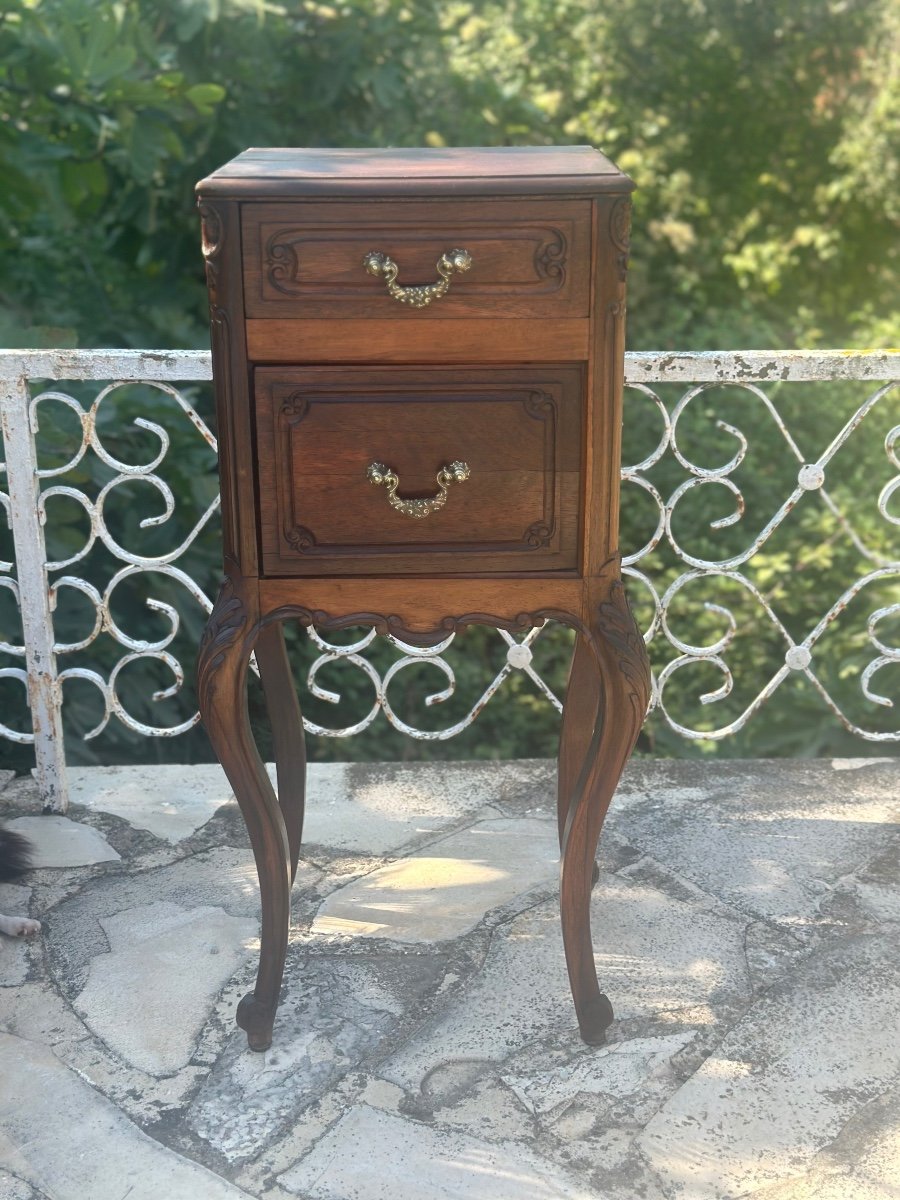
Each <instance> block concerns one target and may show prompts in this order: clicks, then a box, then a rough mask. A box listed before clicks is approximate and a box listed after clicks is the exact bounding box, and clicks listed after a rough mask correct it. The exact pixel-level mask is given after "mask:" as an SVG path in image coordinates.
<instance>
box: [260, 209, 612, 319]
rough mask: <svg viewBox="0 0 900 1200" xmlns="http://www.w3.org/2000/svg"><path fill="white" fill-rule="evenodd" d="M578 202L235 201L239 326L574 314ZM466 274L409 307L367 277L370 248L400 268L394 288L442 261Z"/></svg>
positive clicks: (580, 260)
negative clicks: (245, 319) (463, 254)
mask: <svg viewBox="0 0 900 1200" xmlns="http://www.w3.org/2000/svg"><path fill="white" fill-rule="evenodd" d="M590 210H591V204H590V201H589V200H559V201H556V202H550V203H548V202H547V201H543V202H541V201H536V200H531V201H518V202H517V203H513V202H510V201H501V202H499V203H498V202H497V201H495V200H477V199H469V200H466V199H463V200H457V201H455V202H453V203H447V202H441V201H436V200H425V201H421V202H420V203H412V202H409V201H407V202H406V203H404V204H400V203H399V202H397V201H394V202H392V203H382V204H377V203H372V202H371V201H347V202H345V203H343V204H329V203H324V202H318V203H316V202H315V201H310V202H308V203H307V204H305V205H303V206H302V211H298V205H297V204H245V205H244V206H243V214H242V231H243V235H242V244H243V254H244V291H245V305H246V312H247V315H248V316H249V317H313V318H319V317H359V318H367V317H373V318H380V319H382V320H385V319H391V320H396V321H401V322H411V321H420V320H424V321H430V320H434V319H439V320H447V319H452V318H454V317H490V318H492V319H496V318H503V317H525V318H528V317H530V318H532V319H536V318H541V317H547V318H552V317H560V318H562V317H586V316H587V315H588V312H589V310H590V296H589V290H588V289H589V283H590V252H589V241H590V236H591V224H590V219H591V211H590ZM456 248H462V249H464V250H468V251H469V253H470V254H471V256H472V265H471V267H470V268H469V270H468V271H466V272H465V273H464V274H460V275H456V276H455V277H453V278H452V280H451V283H450V290H449V291H448V293H447V295H446V296H443V297H442V298H441V299H440V301H434V302H432V303H431V304H429V305H428V306H427V307H425V308H412V307H410V306H409V305H406V304H401V303H399V302H398V301H397V300H394V299H393V298H392V297H391V296H389V295H388V293H387V291H386V289H385V286H384V280H383V279H380V278H376V277H373V276H372V275H369V274H368V272H367V271H366V269H365V267H364V266H363V259H364V258H365V256H366V254H367V253H368V252H369V251H370V250H379V251H381V252H382V253H384V254H387V255H388V256H389V257H390V258H391V259H393V261H394V262H396V263H397V265H398V267H399V268H400V274H399V277H398V280H397V282H398V283H399V284H401V285H404V286H405V285H410V284H422V283H434V282H436V281H437V279H438V274H437V270H436V263H437V261H438V259H439V258H440V257H441V255H442V254H443V253H445V252H446V251H449V250H453V249H456Z"/></svg>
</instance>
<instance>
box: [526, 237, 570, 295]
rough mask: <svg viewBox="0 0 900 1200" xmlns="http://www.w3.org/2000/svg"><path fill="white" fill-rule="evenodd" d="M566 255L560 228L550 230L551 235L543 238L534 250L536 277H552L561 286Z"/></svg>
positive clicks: (564, 271) (564, 279)
mask: <svg viewBox="0 0 900 1200" xmlns="http://www.w3.org/2000/svg"><path fill="white" fill-rule="evenodd" d="M567 256H568V246H567V243H566V239H565V236H564V234H563V232H562V230H560V229H553V230H551V236H550V237H549V238H546V239H545V240H543V241H542V242H541V243H540V244H539V246H538V248H537V249H536V250H535V252H534V269H535V271H536V272H537V274H538V278H539V279H553V280H555V281H556V283H557V285H558V286H559V287H563V285H564V284H565V282H566V259H567Z"/></svg>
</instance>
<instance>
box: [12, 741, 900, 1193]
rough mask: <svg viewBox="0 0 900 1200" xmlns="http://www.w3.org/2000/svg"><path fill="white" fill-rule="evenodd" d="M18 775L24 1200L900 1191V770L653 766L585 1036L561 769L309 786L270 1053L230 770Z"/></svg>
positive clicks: (16, 1162)
mask: <svg viewBox="0 0 900 1200" xmlns="http://www.w3.org/2000/svg"><path fill="white" fill-rule="evenodd" d="M70 788H71V793H72V806H71V809H70V812H69V814H68V816H66V817H59V816H46V815H43V814H41V813H40V811H39V801H38V797H37V793H36V789H35V786H34V784H33V782H32V781H31V780H30V779H27V778H12V777H11V776H9V773H5V774H4V773H2V772H0V819H2V820H3V821H4V822H5V823H6V824H7V825H8V826H12V828H14V829H20V830H21V831H22V832H25V833H27V834H28V836H29V837H30V838H31V839H32V841H33V842H34V845H35V848H36V855H37V860H36V862H37V865H36V869H35V870H34V871H32V872H31V873H30V874H29V875H28V876H26V877H25V878H24V879H23V880H22V881H21V882H20V883H19V884H16V885H12V884H7V885H2V886H0V912H4V913H6V914H7V915H22V914H28V915H30V916H32V917H35V918H37V919H39V920H40V921H41V922H42V925H43V928H42V932H41V934H40V935H38V936H37V937H34V938H30V939H24V938H22V939H11V938H6V937H0V1200H182V1198H183V1200H237V1198H238V1197H265V1198H266V1200H297V1198H298V1197H300V1198H302V1200H388V1198H390V1200H476V1198H477V1200H739V1198H741V1197H750V1196H752V1197H754V1200H864V1198H865V1200H887V1198H888V1197H893V1198H895V1200H896V1198H897V1197H898V1196H900V1034H898V1024H900V1020H898V1019H900V872H898V866H900V824H898V821H900V759H884V758H882V759H877V758H870V759H852V760H834V761H822V760H819V761H779V762H767V761H753V762H736V761H731V762H728V761H722V762H704V763H698V762H687V761H684V762H678V761H670V760H657V761H650V760H640V761H635V762H633V763H632V764H631V766H630V767H629V769H628V771H627V773H626V775H625V777H624V779H623V782H622V785H621V787H620V789H619V792H618V793H617V796H616V798H615V800H614V801H613V807H612V809H611V811H610V815H609V817H608V820H607V823H606V829H605V831H604V836H603V839H602V842H601V852H600V864H601V875H600V880H599V882H598V884H597V886H596V888H595V890H594V900H593V938H594V948H595V954H596V960H597V966H598V970H599V973H600V977H601V981H602V983H603V986H604V988H605V989H606V991H607V992H608V993H609V996H610V998H611V1000H612V1002H613V1007H614V1008H615V1011H616V1021H615V1024H614V1025H613V1026H612V1028H611V1030H610V1034H609V1041H608V1043H607V1045H606V1046H603V1047H591V1046H586V1045H585V1044H584V1043H582V1042H581V1041H580V1040H579V1037H578V1033H577V1028H576V1025H575V1020H574V1012H573V1009H572V1005H571V999H570V995H569V986H568V980H567V976H566V970H565V963H564V958H563V951H562V942H561V937H560V932H559V922H558V912H557V861H556V847H555V838H556V819H555V811H554V803H555V802H554V791H555V770H554V767H553V765H552V764H550V763H546V762H540V761H531V762H506V763H442V764H441V763H435V764H427V765H399V764H398V765H394V764H383V763H382V764H377V765H352V766H339V765H315V766H313V767H312V768H311V771H310V785H309V801H308V818H307V829H306V833H305V843H304V847H303V850H302V859H301V865H300V869H299V872H298V878H297V882H296V885H295V888H294V894H293V922H292V930H291V940H290V946H289V951H288V964H287V970H286V975H285V984H284V990H283V998H282V1003H281V1007H280V1009H279V1014H278V1019H277V1022H276V1026H275V1038H274V1042H273V1045H272V1047H271V1049H270V1050H269V1051H267V1052H266V1053H263V1054H254V1053H252V1052H251V1051H249V1050H248V1049H247V1047H246V1042H245V1038H244V1035H243V1034H242V1033H241V1032H240V1031H239V1030H237V1029H236V1028H235V1025H234V1011H235V1007H236V1004H237V1001H238V999H239V998H240V997H241V996H242V995H243V994H244V992H245V991H247V990H249V988H250V987H251V986H252V980H253V976H254V971H255V966H256V958H257V953H256V952H257V949H258V940H257V939H258V929H259V925H258V918H259V900H258V887H257V882H256V873H255V869H254V865H253V860H252V856H251V854H250V851H249V849H248V842H247V838H246V834H245V832H244V828H243V824H242V821H241V818H240V814H239V812H238V809H237V806H236V804H235V802H234V799H233V797H232V796H231V794H230V791H229V788H228V785H227V783H226V782H225V779H224V776H223V775H222V773H221V772H220V770H219V769H218V768H217V767H212V766H193V767H171V766H162V767H159V766H154V767H140V768H138V767H127V768H126V767H110V768H84V769H76V770H72V771H71V772H70Z"/></svg>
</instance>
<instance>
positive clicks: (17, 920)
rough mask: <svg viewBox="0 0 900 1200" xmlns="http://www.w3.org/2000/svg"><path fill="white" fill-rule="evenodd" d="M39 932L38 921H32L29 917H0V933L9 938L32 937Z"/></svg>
mask: <svg viewBox="0 0 900 1200" xmlns="http://www.w3.org/2000/svg"><path fill="white" fill-rule="evenodd" d="M40 932H41V923H40V921H32V920H31V918H30V917H3V916H0V933H5V934H8V935H9V936H10V937H32V936H33V935H34V934H36V933H40Z"/></svg>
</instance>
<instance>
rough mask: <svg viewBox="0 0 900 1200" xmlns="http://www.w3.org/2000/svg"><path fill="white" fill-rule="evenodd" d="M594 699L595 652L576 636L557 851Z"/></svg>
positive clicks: (563, 734)
mask: <svg viewBox="0 0 900 1200" xmlns="http://www.w3.org/2000/svg"><path fill="white" fill-rule="evenodd" d="M597 695H598V692H597V663H596V659H595V657H594V651H593V650H592V649H591V645H590V642H589V641H588V640H587V639H586V638H584V637H582V636H581V634H576V635H575V650H574V653H573V655H572V665H571V667H570V668H569V682H568V684H567V686H566V699H565V703H564V704H563V713H562V727H561V729H560V734H559V772H558V780H557V795H556V818H557V823H558V826H559V847H560V850H562V846H563V835H564V834H565V829H566V820H567V818H568V816H569V807H570V804H571V802H572V797H573V796H574V794H575V787H576V784H577V783H578V774H579V772H580V770H581V768H582V766H583V765H584V762H585V760H586V758H587V756H588V751H589V750H590V745H591V736H592V734H593V731H594V723H595V721H596V717H597ZM599 874H600V869H599V867H598V866H597V864H596V862H595V863H594V870H593V872H592V875H591V883H592V884H594V883H596V882H597V878H598V876H599Z"/></svg>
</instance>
